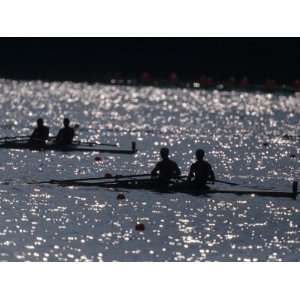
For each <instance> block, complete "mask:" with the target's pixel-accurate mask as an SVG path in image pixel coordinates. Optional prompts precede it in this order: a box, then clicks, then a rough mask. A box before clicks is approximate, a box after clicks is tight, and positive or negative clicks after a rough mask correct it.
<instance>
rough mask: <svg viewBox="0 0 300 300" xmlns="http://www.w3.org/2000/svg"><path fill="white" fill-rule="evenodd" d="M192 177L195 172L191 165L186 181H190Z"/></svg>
mask: <svg viewBox="0 0 300 300" xmlns="http://www.w3.org/2000/svg"><path fill="white" fill-rule="evenodd" d="M194 175H195V170H194V168H193V165H191V167H190V172H189V175H188V181H191V180H192V178H193V177H194Z"/></svg>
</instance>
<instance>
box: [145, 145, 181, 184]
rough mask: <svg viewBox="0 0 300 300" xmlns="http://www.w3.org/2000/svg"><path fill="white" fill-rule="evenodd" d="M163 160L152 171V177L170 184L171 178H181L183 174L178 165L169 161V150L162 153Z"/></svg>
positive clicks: (164, 149)
mask: <svg viewBox="0 0 300 300" xmlns="http://www.w3.org/2000/svg"><path fill="white" fill-rule="evenodd" d="M160 155H161V157H162V160H161V161H159V162H158V163H157V164H156V166H155V168H154V169H153V170H152V172H151V175H152V176H158V178H159V180H160V181H163V182H168V181H169V180H170V179H171V178H176V177H178V176H180V174H181V172H180V169H179V167H178V165H177V163H176V162H175V161H173V160H171V159H169V149H168V148H162V149H161V151H160Z"/></svg>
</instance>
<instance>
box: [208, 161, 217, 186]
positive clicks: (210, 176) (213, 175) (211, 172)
mask: <svg viewBox="0 0 300 300" xmlns="http://www.w3.org/2000/svg"><path fill="white" fill-rule="evenodd" d="M209 180H210V181H212V182H213V183H214V182H215V180H216V177H215V173H214V171H213V170H212V167H211V165H209Z"/></svg>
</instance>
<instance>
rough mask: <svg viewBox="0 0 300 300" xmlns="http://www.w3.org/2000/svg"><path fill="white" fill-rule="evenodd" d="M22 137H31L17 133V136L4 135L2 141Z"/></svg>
mask: <svg viewBox="0 0 300 300" xmlns="http://www.w3.org/2000/svg"><path fill="white" fill-rule="evenodd" d="M22 138H24V139H25V138H30V135H17V136H11V137H9V136H4V137H0V141H2V140H16V139H22Z"/></svg>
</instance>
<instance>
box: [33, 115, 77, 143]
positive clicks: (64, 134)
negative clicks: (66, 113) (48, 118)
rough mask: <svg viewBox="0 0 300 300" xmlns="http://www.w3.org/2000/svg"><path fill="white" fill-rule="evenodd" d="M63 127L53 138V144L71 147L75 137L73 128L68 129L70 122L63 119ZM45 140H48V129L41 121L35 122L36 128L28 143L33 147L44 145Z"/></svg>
mask: <svg viewBox="0 0 300 300" xmlns="http://www.w3.org/2000/svg"><path fill="white" fill-rule="evenodd" d="M63 123H64V127H63V128H62V129H60V130H59V132H58V134H57V136H56V137H55V142H54V143H55V144H56V145H58V146H66V145H71V144H72V142H73V138H74V136H75V130H74V128H72V127H70V120H69V119H67V118H64V121H63ZM46 140H49V127H48V126H45V125H44V120H43V119H41V118H40V119H38V120H37V127H36V128H35V129H34V131H33V133H32V135H31V136H30V139H29V143H31V144H34V145H45V144H46Z"/></svg>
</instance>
